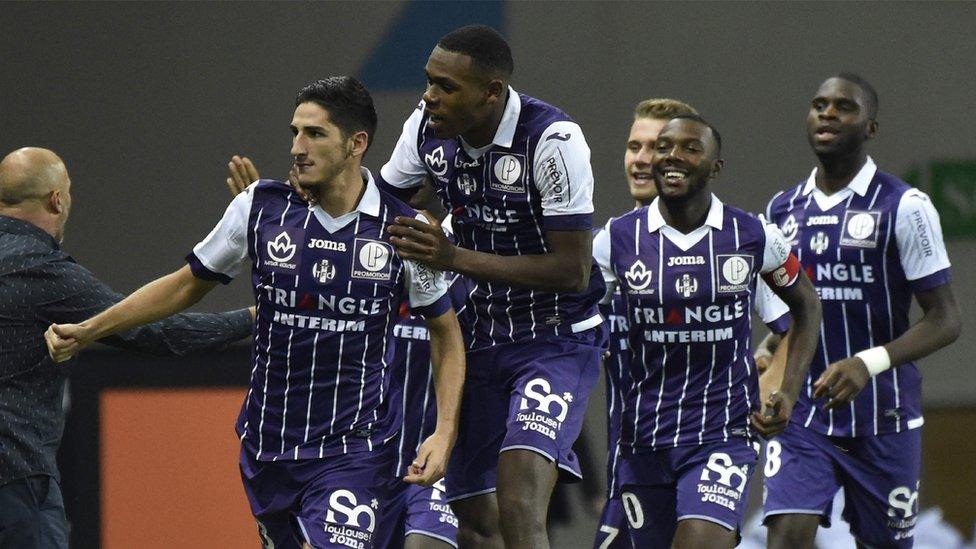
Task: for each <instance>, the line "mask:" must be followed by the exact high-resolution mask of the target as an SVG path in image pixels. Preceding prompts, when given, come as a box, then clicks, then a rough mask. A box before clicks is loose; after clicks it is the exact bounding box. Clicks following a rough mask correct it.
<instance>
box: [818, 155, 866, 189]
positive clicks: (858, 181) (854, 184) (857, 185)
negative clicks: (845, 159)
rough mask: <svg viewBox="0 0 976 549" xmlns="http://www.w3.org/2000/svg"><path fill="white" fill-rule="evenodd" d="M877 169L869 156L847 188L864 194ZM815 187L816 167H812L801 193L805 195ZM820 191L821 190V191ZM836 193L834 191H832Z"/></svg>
mask: <svg viewBox="0 0 976 549" xmlns="http://www.w3.org/2000/svg"><path fill="white" fill-rule="evenodd" d="M877 171H878V166H877V164H875V163H874V160H873V159H872V158H871V157H870V156H869V157H868V159H867V161H865V162H864V165H863V166H861V169H860V170H859V171H858V172H857V175H855V176H854V179H852V180H851V182H850V183H848V184H847V187H845V188H847V189H850V190H852V191H854V192H855V193H857V194H858V196H864V195H866V194H867V193H868V187H869V186H870V185H871V180H872V179H874V174H875V173H876V172H877ZM816 188H817V168H814V169H813V171H812V172H810V177H808V178H807V182H806V185H804V186H803V195H804V196H806V195H808V194H810V193H811V192H812V191H813V190H814V189H816ZM821 192H822V191H821ZM834 194H836V193H834Z"/></svg>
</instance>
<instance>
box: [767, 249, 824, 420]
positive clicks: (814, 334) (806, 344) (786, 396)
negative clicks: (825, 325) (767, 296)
mask: <svg viewBox="0 0 976 549" xmlns="http://www.w3.org/2000/svg"><path fill="white" fill-rule="evenodd" d="M795 261H796V258H795V257H793V256H792V255H791V256H790V259H789V260H788V263H789V262H795ZM781 269H788V268H787V267H785V266H784V267H782V268H781ZM796 271H797V273H796V280H795V281H794V282H793V283H792V284H789V283H788V279H784V278H778V277H777V273H779V270H777V271H774V273H773V274H772V277H771V278H772V280H770V285H769V286H770V288H771V289H772V290H773V292H774V293H776V295H777V296H779V298H780V299H782V300H783V301H784V302H785V303H786V304H787V305H788V306H789V308H790V315H791V316H792V317H793V326H792V327H791V328H790V335H789V345H788V348H787V353H786V365H785V367H784V369H783V381H782V382H781V383H780V385H779V390H778V391H773V392H772V393H770V395H769V397H768V398H767V399H766V402H765V403H764V404H763V410H762V411H761V412H754V413H753V415H752V424H753V426H754V427H755V428H756V429H757V430H758V431H759V432H760V434H762V435H763V436H764V437H766V438H769V437H773V436H776V435H777V434H779V433H781V432H782V431H783V430H784V429H786V426H787V425H788V424H789V421H790V416H791V415H792V414H793V405H794V404H796V399H797V397H798V396H799V394H800V388H801V387H802V385H803V380H804V379H805V378H806V375H807V370H808V369H809V368H810V361H811V360H812V359H813V353H814V352H816V350H817V340H818V337H819V333H820V320H821V314H822V313H821V308H820V299H819V298H818V297H817V292H816V290H814V288H813V284H811V283H810V279H808V278H807V276H806V273H804V272H803V270H802V269H799V263H798V262H797V263H796Z"/></svg>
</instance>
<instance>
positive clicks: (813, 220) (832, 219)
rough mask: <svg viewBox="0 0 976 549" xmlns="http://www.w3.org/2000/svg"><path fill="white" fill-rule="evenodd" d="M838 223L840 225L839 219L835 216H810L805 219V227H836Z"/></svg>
mask: <svg viewBox="0 0 976 549" xmlns="http://www.w3.org/2000/svg"><path fill="white" fill-rule="evenodd" d="M838 223H840V219H838V218H837V216H836V215H811V216H810V217H808V218H807V227H820V226H823V225H836V224H838Z"/></svg>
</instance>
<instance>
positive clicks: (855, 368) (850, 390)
mask: <svg viewBox="0 0 976 549" xmlns="http://www.w3.org/2000/svg"><path fill="white" fill-rule="evenodd" d="M870 379H871V374H870V373H869V372H868V367H867V366H865V364H864V361H863V360H861V359H860V357H857V356H852V357H849V358H845V359H844V360H840V361H838V362H834V363H833V364H831V365H830V366H828V367H827V369H826V370H824V373H823V374H821V375H820V377H819V378H818V379H817V381H815V382H814V383H813V398H827V399H828V401H827V403H826V404H825V405H824V409H826V410H829V409H831V408H836V407H838V406H843V405H845V404H847V403H849V402H850V401H852V400H854V397H856V396H857V395H858V393H860V392H861V389H863V388H864V386H865V385H867V383H868V380H870Z"/></svg>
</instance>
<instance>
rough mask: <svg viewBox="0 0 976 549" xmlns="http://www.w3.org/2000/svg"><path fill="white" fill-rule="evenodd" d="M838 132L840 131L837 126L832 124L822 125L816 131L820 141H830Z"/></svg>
mask: <svg viewBox="0 0 976 549" xmlns="http://www.w3.org/2000/svg"><path fill="white" fill-rule="evenodd" d="M838 133H840V132H839V131H838V130H837V129H836V128H832V127H830V126H820V127H819V128H817V131H816V132H815V133H814V135H815V136H816V138H817V140H818V141H830V140H831V139H833V138H834V137H835V136H836V135H837V134H838Z"/></svg>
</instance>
